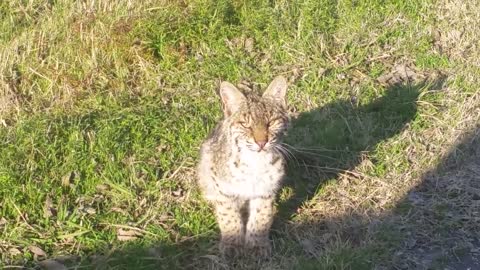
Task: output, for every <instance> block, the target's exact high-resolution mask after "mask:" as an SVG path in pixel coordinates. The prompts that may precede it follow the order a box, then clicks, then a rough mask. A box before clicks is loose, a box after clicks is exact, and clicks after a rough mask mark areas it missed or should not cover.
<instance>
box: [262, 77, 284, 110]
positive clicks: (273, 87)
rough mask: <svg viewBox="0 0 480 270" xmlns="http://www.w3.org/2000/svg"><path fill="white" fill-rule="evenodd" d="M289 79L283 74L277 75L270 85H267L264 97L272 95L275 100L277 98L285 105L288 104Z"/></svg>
mask: <svg viewBox="0 0 480 270" xmlns="http://www.w3.org/2000/svg"><path fill="white" fill-rule="evenodd" d="M287 87H288V85H287V80H286V79H285V77H283V76H277V77H275V79H273V81H272V82H271V83H270V85H269V86H268V87H267V90H265V92H264V93H263V97H270V98H272V99H273V100H276V101H277V102H279V103H280V104H282V105H283V106H286V104H287V103H286V101H285V96H286V93H287Z"/></svg>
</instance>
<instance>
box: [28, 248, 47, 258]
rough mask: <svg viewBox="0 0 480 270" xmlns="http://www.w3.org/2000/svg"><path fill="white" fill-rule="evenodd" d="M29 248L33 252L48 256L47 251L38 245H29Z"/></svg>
mask: <svg viewBox="0 0 480 270" xmlns="http://www.w3.org/2000/svg"><path fill="white" fill-rule="evenodd" d="M28 250H30V252H32V253H33V254H34V255H37V256H41V257H47V253H45V251H43V249H41V248H39V247H37V246H29V247H28Z"/></svg>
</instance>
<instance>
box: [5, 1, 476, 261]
mask: <svg viewBox="0 0 480 270" xmlns="http://www.w3.org/2000/svg"><path fill="white" fill-rule="evenodd" d="M450 2H451V1H440V2H438V3H437V2H435V1H408V2H404V1H394V0H390V1H375V0H369V1H343V0H342V1H329V0H322V1H310V0H304V1H293V2H288V1H203V0H195V1H188V2H186V1H153V0H151V1H150V0H148V1H141V2H138V3H135V4H133V2H131V1H123V0H116V1H114V0H111V1H102V2H98V1H83V2H73V1H62V0H60V1H42V0H32V1H10V2H8V3H7V2H5V3H3V2H2V3H1V4H0V27H1V28H2V33H0V48H1V49H0V90H1V92H0V94H1V96H0V125H1V129H0V157H1V158H0V198H2V199H1V200H0V231H1V232H2V233H1V235H0V266H1V267H3V268H8V267H26V268H38V267H46V268H48V266H45V265H46V264H47V263H51V262H52V261H53V262H57V263H61V264H63V265H66V266H69V267H77V266H79V267H84V268H87V269H91V268H102V269H103V268H105V269H158V268H160V269H167V268H168V269H205V268H209V269H228V268H237V269H259V268H262V269H263V268H268V269H392V268H401V267H406V268H407V269H408V268H410V269H411V268H412V267H413V268H416V269H423V268H425V269H427V268H428V267H433V268H435V267H453V266H452V265H453V263H455V262H454V261H455V258H456V256H459V255H458V254H457V253H459V251H461V252H460V253H462V255H461V256H467V255H468V254H469V253H468V250H474V248H471V247H472V245H473V246H475V241H473V240H471V239H474V238H475V236H474V235H475V234H474V232H475V231H478V229H479V228H478V225H472V224H478V223H475V222H474V220H475V206H476V202H477V201H478V199H475V198H476V197H475V195H474V194H472V193H471V192H469V190H471V189H472V188H475V187H476V186H475V185H476V184H475V181H473V180H472V179H474V178H472V175H473V172H475V168H476V167H475V166H476V165H475V164H473V163H470V162H469V160H474V156H475V154H471V153H470V152H469V151H466V150H458V149H470V148H472V149H473V148H475V146H472V145H474V144H473V143H474V142H477V140H476V138H477V137H478V136H477V135H478V132H477V133H476V129H477V128H478V126H477V125H478V123H479V120H480V119H479V118H478V115H480V114H478V110H479V107H478V104H479V102H478V101H479V94H478V90H477V87H476V85H478V78H479V76H478V75H479V74H480V73H479V70H478V65H476V63H477V62H476V61H477V60H478V59H479V58H478V54H477V52H476V51H474V50H469V49H468V48H471V47H472V46H473V45H472V44H476V42H477V43H478V38H476V35H475V33H476V32H477V30H478V29H477V27H476V24H475V23H474V22H475V21H476V20H475V19H474V18H476V17H475V16H478V14H480V13H478V12H475V10H477V11H478V8H477V7H476V6H475V5H474V3H473V2H474V1H472V3H470V2H469V1H466V3H464V2H462V1H460V2H458V3H457V5H453V6H452V3H450ZM464 15H465V16H464ZM467 15H468V16H467ZM464 17H465V19H459V18H464ZM459 29H461V31H463V32H462V33H463V35H461V36H460V37H458V31H460V30H459ZM455 37H457V39H455ZM454 41H456V42H457V43H455V42H454ZM456 45H457V46H456ZM278 74H282V75H284V76H286V77H287V78H288V79H289V82H290V88H289V92H288V99H289V104H290V111H291V114H292V116H293V120H292V128H291V130H290V131H289V133H288V135H287V137H286V142H287V143H288V144H290V145H291V146H292V147H293V148H292V150H291V151H292V154H293V156H291V157H290V158H289V167H288V178H287V181H286V185H285V188H284V189H283V190H282V191H281V192H280V195H279V200H278V206H279V207H278V208H279V213H278V215H277V216H278V218H277V219H276V221H275V224H274V228H273V230H272V240H273V244H274V254H273V256H272V259H271V260H266V261H255V260H251V259H249V258H245V259H242V260H240V261H236V262H233V263H232V262H230V263H226V262H224V261H222V260H221V259H220V258H219V257H218V253H217V251H216V250H215V243H216V240H217V238H218V229H217V227H216V224H215V220H214V217H213V215H212V213H211V209H210V208H209V206H208V205H207V204H206V203H205V201H204V200H202V198H201V197H200V195H199V193H198V189H197V188H196V186H195V170H194V168H195V164H196V161H197V159H198V147H199V145H200V143H201V142H202V140H203V139H204V138H205V137H206V136H207V134H208V132H209V131H210V130H211V129H212V127H213V126H214V125H215V123H216V121H217V120H218V119H219V117H221V110H220V104H219V100H218V97H217V95H216V90H217V87H218V83H219V81H220V80H228V81H231V82H233V83H239V84H241V85H243V87H246V88H251V89H253V90H254V91H258V90H261V89H263V88H264V87H265V86H266V85H267V83H268V82H269V81H270V80H271V79H272V78H273V77H274V76H275V75H278ZM463 134H466V135H463ZM472 134H473V135H472ZM458 151H463V152H464V153H466V154H465V155H462V156H459V155H457V154H456V153H457V152H458ZM468 153H470V154H468ZM475 153H476V152H475ZM465 168H467V169H465ZM462 171H465V172H464V173H463V174H461V173H460V172H462ZM432 175H433V176H432ZM453 175H455V177H453ZM459 179H461V180H459ZM433 183H437V185H434V184H433ZM438 183H440V184H438ZM452 187H455V188H452ZM444 195H445V196H444ZM447 195H448V196H447ZM468 202H472V203H468ZM412 220H413V221H412ZM448 239H454V240H455V241H450V240H448ZM452 242H455V243H456V244H455V245H452ZM438 250H440V251H441V254H442V256H437V255H435V254H436V253H435V252H437V251H438ZM428 251H429V252H428ZM465 254H467V255H465ZM472 254H473V253H472ZM425 258H427V260H425ZM444 258H447V259H446V260H445V259H444Z"/></svg>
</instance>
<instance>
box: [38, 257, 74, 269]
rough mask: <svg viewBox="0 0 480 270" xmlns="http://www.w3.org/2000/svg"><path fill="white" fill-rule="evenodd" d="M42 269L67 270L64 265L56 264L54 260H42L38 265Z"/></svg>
mask: <svg viewBox="0 0 480 270" xmlns="http://www.w3.org/2000/svg"><path fill="white" fill-rule="evenodd" d="M38 264H39V265H40V266H41V267H42V268H43V269H46V270H66V269H68V268H67V267H66V266H65V265H63V264H61V263H59V262H57V261H56V260H51V259H48V260H44V261H41V262H39V263H38Z"/></svg>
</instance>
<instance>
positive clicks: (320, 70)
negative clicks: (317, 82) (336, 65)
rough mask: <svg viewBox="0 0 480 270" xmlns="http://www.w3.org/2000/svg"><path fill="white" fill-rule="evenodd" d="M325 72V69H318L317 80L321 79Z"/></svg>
mask: <svg viewBox="0 0 480 270" xmlns="http://www.w3.org/2000/svg"><path fill="white" fill-rule="evenodd" d="M326 71H327V69H325V68H322V67H321V68H319V69H318V72H317V76H318V78H321V77H323V75H324V74H325V72H326Z"/></svg>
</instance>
